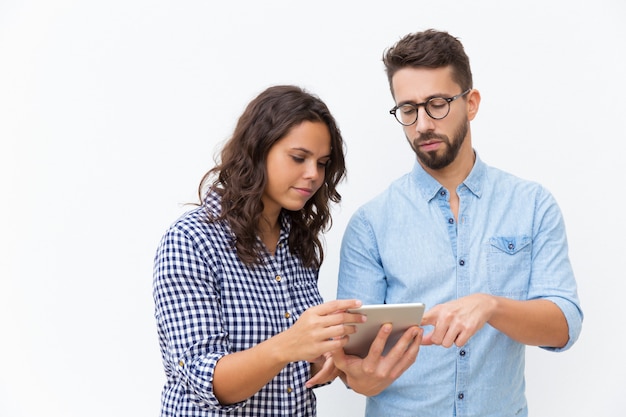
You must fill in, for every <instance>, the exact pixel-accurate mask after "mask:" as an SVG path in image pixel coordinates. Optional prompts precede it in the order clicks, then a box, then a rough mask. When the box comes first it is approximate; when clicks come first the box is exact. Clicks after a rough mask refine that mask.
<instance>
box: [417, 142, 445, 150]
mask: <svg viewBox="0 0 626 417" xmlns="http://www.w3.org/2000/svg"><path fill="white" fill-rule="evenodd" d="M440 145H441V141H440V140H425V141H422V142H419V143H418V144H417V146H418V147H419V148H420V149H422V150H423V151H424V152H429V151H435V150H437V149H439V146H440Z"/></svg>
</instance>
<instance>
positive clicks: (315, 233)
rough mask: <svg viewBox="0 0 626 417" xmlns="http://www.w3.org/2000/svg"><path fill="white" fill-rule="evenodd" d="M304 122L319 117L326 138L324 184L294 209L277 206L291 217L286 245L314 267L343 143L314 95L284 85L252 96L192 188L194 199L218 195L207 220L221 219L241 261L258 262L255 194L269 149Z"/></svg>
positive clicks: (341, 166)
mask: <svg viewBox="0 0 626 417" xmlns="http://www.w3.org/2000/svg"><path fill="white" fill-rule="evenodd" d="M304 121H311V122H323V123H325V124H326V126H327V127H328V130H329V132H330V141H331V154H330V161H329V162H328V164H327V165H326V172H325V177H324V183H323V184H322V186H321V187H320V189H319V190H318V191H317V192H316V193H315V194H314V195H313V196H312V197H311V198H310V199H309V200H308V201H307V202H306V204H305V205H304V207H303V208H302V209H301V210H299V211H291V210H286V209H283V213H284V214H286V215H287V216H288V217H289V218H290V219H291V232H290V234H289V247H290V249H291V252H292V253H293V254H295V255H297V256H298V257H299V258H300V259H301V260H302V263H303V265H304V266H306V267H315V268H318V267H319V266H320V265H321V264H322V262H323V260H324V250H323V245H322V242H321V240H320V233H321V232H324V231H326V230H328V229H329V228H330V227H331V225H332V218H331V213H330V207H329V205H330V203H329V201H332V202H334V203H338V202H340V201H341V195H340V194H339V193H338V192H337V188H336V187H337V185H338V183H339V182H341V181H342V180H343V179H344V177H345V175H346V168H345V159H344V143H343V138H342V136H341V132H340V131H339V128H338V126H337V123H336V122H335V119H334V117H333V116H332V115H331V113H330V111H329V110H328V107H327V106H326V104H324V102H322V101H321V100H320V99H319V98H318V97H316V96H314V95H312V94H310V93H308V92H306V91H305V90H303V89H301V88H299V87H296V86H290V85H282V86H273V87H269V88H268V89H266V90H265V91H263V92H262V93H261V94H259V95H258V96H257V97H256V98H255V99H253V100H252V101H251V102H250V103H249V104H248V106H247V107H246V109H245V111H244V112H243V114H242V115H241V117H240V118H239V120H238V122H237V125H236V127H235V130H234V132H233V135H232V137H231V138H230V139H229V140H228V141H227V142H226V144H225V145H224V147H223V149H222V151H221V154H220V158H219V160H218V161H216V162H217V164H216V166H215V167H214V168H212V169H211V170H209V171H208V172H207V173H206V174H205V175H204V177H203V178H202V180H201V181H200V185H199V187H198V195H199V197H200V201H202V200H203V197H204V195H205V194H206V192H207V189H208V191H215V192H217V193H218V194H219V195H220V196H221V205H222V211H221V213H220V214H219V215H218V216H213V217H211V216H209V221H218V220H226V221H227V222H228V223H229V225H230V228H231V230H232V232H233V234H234V242H233V245H234V247H235V248H236V250H237V254H238V256H239V258H240V259H241V260H242V261H243V262H244V263H245V264H247V265H249V266H250V265H253V264H258V263H261V262H262V260H263V253H264V250H263V248H262V246H261V245H260V244H259V242H258V240H257V236H259V232H260V230H259V221H260V219H261V215H262V212H263V202H262V200H261V197H262V195H263V192H264V190H265V187H266V184H267V169H266V161H267V155H268V153H269V150H270V148H271V147H272V146H273V145H274V144H275V143H276V142H277V141H278V140H280V139H281V138H283V137H284V136H286V135H287V134H288V132H289V131H290V129H292V128H293V127H294V126H297V125H299V124H300V123H302V122H304Z"/></svg>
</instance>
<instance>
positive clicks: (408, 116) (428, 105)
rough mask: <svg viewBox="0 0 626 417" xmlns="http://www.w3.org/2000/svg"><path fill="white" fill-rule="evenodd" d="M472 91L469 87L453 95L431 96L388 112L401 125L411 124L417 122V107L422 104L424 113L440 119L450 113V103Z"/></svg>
mask: <svg viewBox="0 0 626 417" xmlns="http://www.w3.org/2000/svg"><path fill="white" fill-rule="evenodd" d="M470 91H472V89H471V88H469V89H467V90H465V91H464V92H462V93H461V94H457V95H456V96H454V97H449V98H446V97H432V98H430V99H428V100H427V101H425V102H423V103H406V104H401V105H399V106H395V107H394V108H393V109H391V110H389V113H390V114H393V115H394V116H395V117H396V120H397V121H398V122H399V123H400V124H401V125H403V126H411V125H412V124H413V123H415V122H417V109H419V108H420V106H424V110H426V113H427V114H428V115H429V116H430V117H431V118H433V119H435V120H441V119H443V118H444V117H446V116H447V115H448V113H450V103H452V102H453V101H454V100H456V99H457V98H461V97H463V96H464V95H465V94H467V93H469V92H470Z"/></svg>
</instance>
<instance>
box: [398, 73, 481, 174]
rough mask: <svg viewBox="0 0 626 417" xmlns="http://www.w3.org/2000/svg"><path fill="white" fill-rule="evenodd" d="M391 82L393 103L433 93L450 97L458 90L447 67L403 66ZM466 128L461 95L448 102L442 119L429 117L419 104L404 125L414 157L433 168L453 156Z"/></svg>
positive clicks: (465, 109)
mask: <svg viewBox="0 0 626 417" xmlns="http://www.w3.org/2000/svg"><path fill="white" fill-rule="evenodd" d="M392 85H393V92H394V98H395V100H396V104H397V105H401V104H405V103H413V104H417V103H424V102H426V101H427V100H429V99H431V98H433V97H444V98H450V97H454V96H456V95H457V94H460V93H461V92H462V90H461V87H460V86H459V85H458V84H457V83H456V82H454V81H453V80H452V70H451V69H450V67H443V68H436V69H432V68H403V69H401V70H399V71H398V72H396V73H395V74H394V76H393V78H392ZM468 132H469V118H468V107H467V102H466V100H465V99H464V98H463V97H462V98H459V99H457V100H455V101H453V102H451V103H450V112H449V113H448V115H447V116H446V117H445V118H443V119H440V120H436V119H433V118H431V117H430V116H429V115H428V114H427V113H426V110H425V109H424V106H420V107H419V109H418V114H417V121H416V122H415V123H414V124H412V125H410V126H404V134H405V135H406V138H407V140H408V141H409V144H410V145H411V148H413V151H415V154H416V155H417V158H418V160H419V161H420V162H421V163H422V164H423V165H425V166H426V167H428V168H430V169H433V170H439V169H442V168H445V167H447V166H448V165H450V164H451V163H452V162H453V161H454V160H455V159H456V157H457V155H458V154H459V151H460V150H461V148H462V147H463V145H464V144H465V138H466V137H467V136H468ZM466 146H471V144H469V143H467V144H466Z"/></svg>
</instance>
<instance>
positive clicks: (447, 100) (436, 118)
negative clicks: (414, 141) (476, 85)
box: [389, 88, 472, 126]
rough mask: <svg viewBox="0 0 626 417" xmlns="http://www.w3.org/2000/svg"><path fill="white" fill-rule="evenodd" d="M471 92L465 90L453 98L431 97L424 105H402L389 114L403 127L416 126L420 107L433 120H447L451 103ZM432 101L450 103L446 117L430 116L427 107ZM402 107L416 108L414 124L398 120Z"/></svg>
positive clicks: (395, 107)
mask: <svg viewBox="0 0 626 417" xmlns="http://www.w3.org/2000/svg"><path fill="white" fill-rule="evenodd" d="M470 91H472V89H471V88H468V89H467V90H465V91H463V92H462V93H459V94H457V95H456V96H453V97H431V98H429V99H428V100H426V101H424V102H423V103H404V104H400V105H399V106H394V107H393V108H392V109H391V110H389V114H392V115H393V117H394V118H395V119H396V120H397V121H398V123H400V124H401V125H402V126H411V125H414V124H415V123H417V118H418V113H419V108H420V107H424V110H425V111H426V114H428V116H429V117H430V118H431V119H434V120H441V119H445V118H446V117H447V116H448V114H450V103H452V102H453V101H454V100H456V99H459V98H461V97H463V96H464V95H466V94H467V93H469V92H470ZM432 100H445V101H446V102H447V103H448V111H447V112H446V114H445V115H443V116H442V117H434V116H433V115H432V114H430V112H429V111H428V107H427V106H428V103H430V102H431V101H432ZM402 106H411V107H413V108H415V120H414V121H413V122H412V123H409V124H408V125H407V124H404V123H402V122H401V121H400V119H398V117H397V116H396V110H398V109H399V108H400V107H402Z"/></svg>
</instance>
